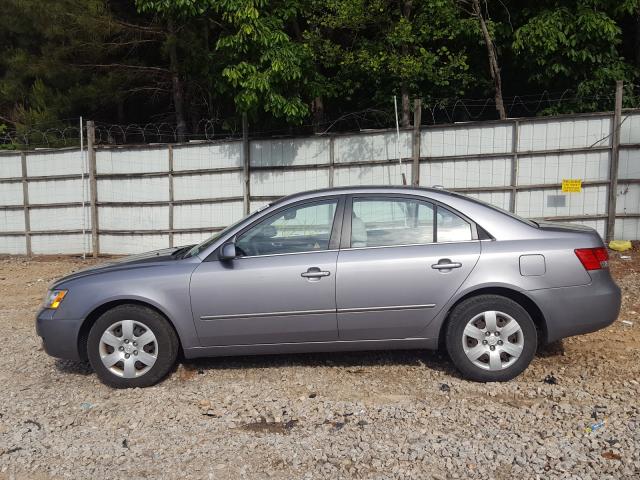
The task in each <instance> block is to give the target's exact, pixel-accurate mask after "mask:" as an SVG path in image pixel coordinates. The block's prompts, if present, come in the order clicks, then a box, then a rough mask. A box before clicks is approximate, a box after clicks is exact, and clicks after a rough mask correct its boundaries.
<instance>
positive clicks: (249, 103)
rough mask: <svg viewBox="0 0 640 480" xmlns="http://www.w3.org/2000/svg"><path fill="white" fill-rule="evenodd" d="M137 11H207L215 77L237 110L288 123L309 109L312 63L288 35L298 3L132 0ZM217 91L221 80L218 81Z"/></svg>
mask: <svg viewBox="0 0 640 480" xmlns="http://www.w3.org/2000/svg"><path fill="white" fill-rule="evenodd" d="M136 3H137V5H138V7H139V8H140V10H141V11H143V12H149V11H153V12H157V13H160V14H163V15H168V16H182V17H189V18H202V17H208V18H210V19H211V21H213V22H215V23H216V24H217V25H218V26H219V27H220V30H219V32H218V35H217V40H216V42H215V49H216V51H217V52H219V53H220V54H221V57H222V58H221V60H222V61H223V62H224V63H223V68H222V71H221V79H222V80H224V82H226V87H228V88H229V89H230V90H231V91H232V92H233V98H234V102H235V105H236V108H237V110H239V111H242V112H250V113H252V114H253V115H254V116H257V115H258V114H259V113H260V112H266V113H268V114H270V115H272V116H274V117H276V118H282V119H284V120H286V121H287V122H289V123H294V124H295V123H300V122H301V121H302V120H303V119H304V118H306V117H307V116H308V114H309V107H308V103H307V101H305V99H306V98H307V97H308V96H309V95H311V93H310V92H311V90H312V87H313V86H312V85H311V84H310V82H309V81H308V76H307V72H308V71H309V69H313V58H312V52H311V49H310V48H309V46H308V45H306V44H304V43H301V42H298V41H296V38H295V36H294V35H293V30H294V28H295V25H296V22H297V17H298V15H300V14H301V10H302V4H301V3H300V2H298V1H291V0H289V1H287V0H282V1H267V0H224V1H215V0H203V1H195V0H177V1H173V2H172V1H168V0H136ZM220 89H221V90H222V91H224V90H225V86H221V87H220Z"/></svg>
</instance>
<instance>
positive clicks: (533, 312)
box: [438, 286, 548, 349]
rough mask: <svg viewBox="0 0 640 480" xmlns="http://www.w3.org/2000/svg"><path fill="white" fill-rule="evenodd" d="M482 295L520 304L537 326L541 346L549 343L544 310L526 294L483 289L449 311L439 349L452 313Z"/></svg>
mask: <svg viewBox="0 0 640 480" xmlns="http://www.w3.org/2000/svg"><path fill="white" fill-rule="evenodd" d="M480 295H500V296H502V297H505V298H508V299H510V300H513V301H514V302H516V303H517V304H519V305H520V306H521V307H522V308H524V309H525V310H526V311H527V313H528V314H529V315H530V316H531V319H532V320H533V323H534V324H535V326H536V330H537V331H538V338H539V340H540V342H539V344H540V345H544V344H546V343H547V334H548V330H547V321H546V319H545V316H544V314H543V313H542V310H540V307H538V305H537V304H536V303H535V302H534V301H533V300H532V299H531V298H530V297H529V296H527V295H526V294H525V293H523V292H521V291H518V290H514V289H512V288H508V287H497V286H493V287H481V288H478V289H475V290H472V291H470V292H467V293H465V294H464V295H462V296H461V297H460V298H458V299H457V300H456V301H455V302H454V303H453V304H452V305H451V307H449V309H448V310H447V314H446V316H445V320H444V322H442V325H441V327H440V333H439V335H438V348H440V349H442V348H443V347H444V339H445V335H446V331H447V325H448V323H449V319H450V318H451V312H452V311H453V309H454V308H455V307H457V306H458V305H459V304H460V303H462V302H464V301H465V300H467V299H469V298H472V297H477V296H480Z"/></svg>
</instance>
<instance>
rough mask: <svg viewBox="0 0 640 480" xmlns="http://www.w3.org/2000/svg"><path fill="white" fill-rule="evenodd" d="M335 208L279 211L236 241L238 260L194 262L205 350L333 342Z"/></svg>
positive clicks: (333, 203) (325, 204)
mask: <svg viewBox="0 0 640 480" xmlns="http://www.w3.org/2000/svg"><path fill="white" fill-rule="evenodd" d="M339 204H340V201H339V200H338V199H337V198H330V199H325V200H321V201H313V202H302V203H297V204H294V205H289V206H286V207H283V208H282V209H281V210H278V211H276V212H274V213H273V214H271V215H269V216H268V217H267V218H265V219H263V220H261V221H259V222H258V223H257V224H254V225H252V226H250V227H249V228H248V229H246V230H245V231H244V232H241V233H240V234H239V235H238V236H237V238H236V246H237V251H238V252H239V257H238V258H236V259H234V260H228V261H220V260H218V259H213V261H205V262H202V264H200V266H199V267H198V268H197V269H196V270H195V272H194V273H193V275H192V278H191V303H192V310H193V315H194V320H195V323H196V326H197V330H198V335H199V337H200V341H201V344H202V345H203V346H216V345H253V344H273V343H292V342H293V343H297V342H320V341H331V340H336V339H337V337H338V330H337V319H336V301H335V288H336V262H337V258H338V252H337V241H338V238H339V230H340V225H339V224H340V222H339V221H336V222H334V219H335V217H336V212H337V211H338V206H339ZM340 207H342V205H341V204H340ZM334 223H336V225H335V226H334ZM334 245H335V247H336V248H333V247H334ZM214 255H215V254H214Z"/></svg>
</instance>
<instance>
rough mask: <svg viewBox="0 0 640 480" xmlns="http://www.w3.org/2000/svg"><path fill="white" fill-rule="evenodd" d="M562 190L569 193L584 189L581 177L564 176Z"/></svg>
mask: <svg viewBox="0 0 640 480" xmlns="http://www.w3.org/2000/svg"><path fill="white" fill-rule="evenodd" d="M562 191H563V192H568V193H580V192H581V191H582V179H581V178H563V179H562Z"/></svg>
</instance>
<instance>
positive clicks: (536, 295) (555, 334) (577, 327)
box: [527, 271, 621, 342]
mask: <svg viewBox="0 0 640 480" xmlns="http://www.w3.org/2000/svg"><path fill="white" fill-rule="evenodd" d="M591 276H592V280H593V281H592V283H590V284H588V285H580V286H575V287H562V288H548V289H544V290H533V291H529V292H527V293H528V294H529V295H530V297H531V298H532V299H533V301H534V302H535V303H536V304H537V305H538V307H540V309H541V310H542V314H543V315H544V317H545V320H546V322H545V323H546V327H547V331H546V341H547V342H553V341H555V340H559V339H561V338H565V337H571V336H573V335H581V334H583V333H590V332H595V331H596V330H600V329H602V328H605V327H608V326H609V325H611V324H612V323H613V322H614V321H615V320H616V318H618V314H619V313H620V303H621V293H620V287H618V286H617V285H616V284H615V282H614V281H613V280H612V279H611V276H610V275H609V272H607V271H602V272H597V273H592V275H591Z"/></svg>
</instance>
